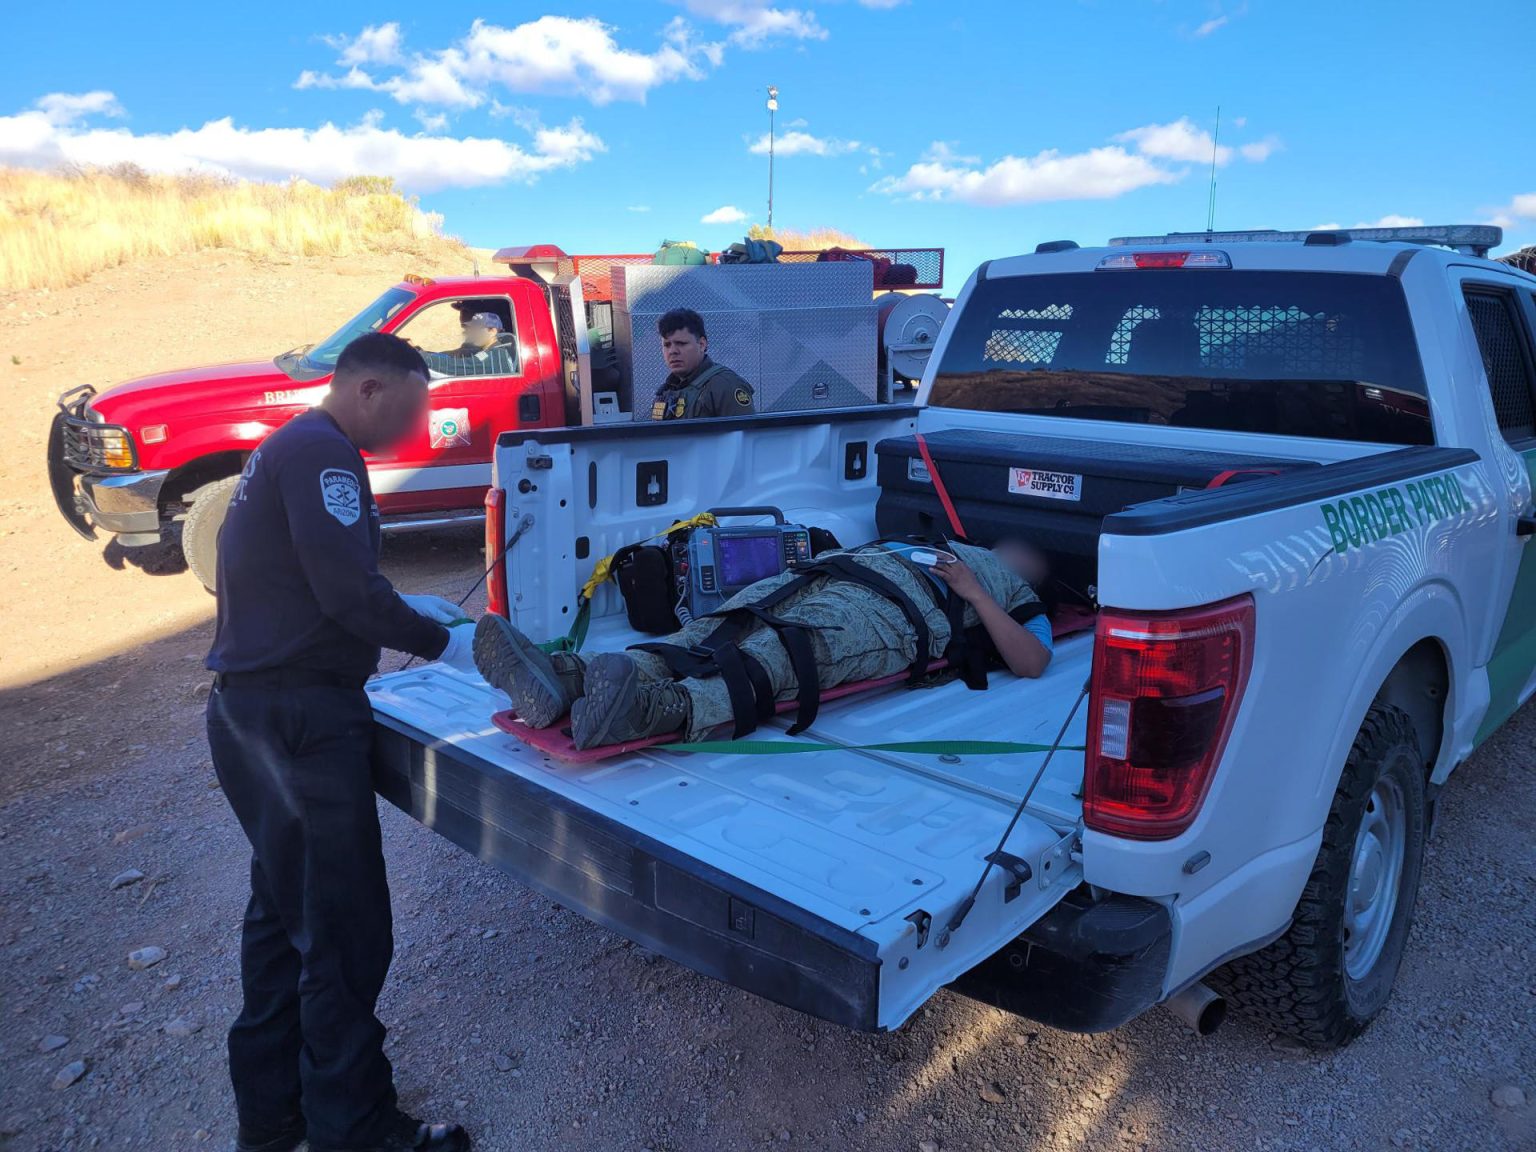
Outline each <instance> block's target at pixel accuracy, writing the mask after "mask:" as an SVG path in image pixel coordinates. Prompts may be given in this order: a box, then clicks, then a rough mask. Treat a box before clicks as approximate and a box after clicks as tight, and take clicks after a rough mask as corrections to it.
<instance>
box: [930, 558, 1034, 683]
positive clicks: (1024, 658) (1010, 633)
mask: <svg viewBox="0 0 1536 1152" xmlns="http://www.w3.org/2000/svg"><path fill="white" fill-rule="evenodd" d="M934 572H935V573H937V574H938V576H939V578H940V579H941V580H943V581H944V583H946V584H948V585H949V587H950V589H951V590H952V591H953V592H954V593H955V595H956V596H959V597H960V598H961V599H962V600H964V601H965V602H966V603H967V604H969V605H970V606H971V607H972V608H974V609H975V610H976V615H977V616H978V617H979V618H980V620H981V626H982V627H983V628H985V629H986V630H987V635H988V636H990V637H991V638H992V643H993V644H995V645H996V646H997V654H998V655H999V656H1001V657H1002V658H1003V663H1004V664H1006V665H1007V666H1008V671H1010V672H1012V673H1013V674H1014V675H1015V676H1023V677H1025V678H1027V679H1031V680H1032V679H1034V678H1035V677H1036V676H1039V675H1040V674H1041V673H1042V672H1044V671H1045V668H1046V665H1048V664H1049V663H1050V662H1051V654H1050V652H1049V651H1047V650H1046V647H1045V645H1044V644H1042V643H1040V641H1039V640H1036V639H1035V638H1034V636H1032V635H1030V632H1029V629H1028V628H1026V627H1024V625H1022V624H1020V623H1019V622H1018V621H1017V620H1015V619H1014V618H1013V617H1012V616H1010V615H1008V613H1007V612H1006V611H1004V609H1003V606H1002V605H1001V604H999V603H998V602H997V601H996V600H994V599H992V597H991V596H990V595H988V593H987V590H986V589H985V588H983V587H982V586H981V581H980V580H977V579H976V573H974V572H972V571H971V568H970V565H968V564H966V563H965V562H964V561H957V562H956V563H953V564H939V565H936V566H935V567H934Z"/></svg>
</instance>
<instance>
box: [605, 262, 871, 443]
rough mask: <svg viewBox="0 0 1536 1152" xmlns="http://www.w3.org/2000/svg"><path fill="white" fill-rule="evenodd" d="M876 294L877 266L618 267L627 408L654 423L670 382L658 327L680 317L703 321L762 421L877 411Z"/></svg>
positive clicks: (616, 303) (616, 302)
mask: <svg viewBox="0 0 1536 1152" xmlns="http://www.w3.org/2000/svg"><path fill="white" fill-rule="evenodd" d="M873 285H874V280H873V271H872V266H871V265H870V264H868V263H865V262H861V261H828V262H827V263H822V264H719V265H702V266H696V267H683V266H675V265H674V266H664V265H639V266H628V267H619V268H615V269H614V270H613V307H614V317H613V319H614V337H615V343H616V344H617V347H618V352H619V358H620V369H621V372H622V376H623V379H624V381H625V386H624V391H623V392H621V396H620V399H621V401H622V404H623V406H624V407H625V408H627V409H629V410H630V411H631V412H633V413H634V414H635V419H637V420H648V419H650V413H651V402H652V401H653V400H654V399H655V397H656V393H657V392H658V391H660V389H661V386H662V384H663V383H664V382H665V381H666V378H667V367H666V365H665V364H664V363H663V362H662V359H661V339H660V337H659V336H658V335H657V333H656V322H657V321H658V320H660V319H661V317H662V315H663V314H664V313H666V312H669V311H671V310H672V309H673V308H692V309H693V310H694V311H695V312H697V313H699V315H700V316H702V317H703V318H704V327H705V328H706V330H707V331H708V332H709V354H710V357H711V358H712V359H714V360H715V361H716V362H717V363H720V364H724V365H726V366H727V367H728V368H731V369H734V370H735V371H736V372H737V373H738V374H739V375H740V376H741V377H742V378H743V379H745V380H746V381H747V382H748V383H749V384H751V385H752V388H753V393H754V400H755V403H756V406H757V410H758V411H759V412H790V411H799V410H803V409H818V408H850V407H856V406H859V405H863V404H873V403H875V397H876V392H875V388H876V362H877V360H878V359H879V357H878V346H877V341H878V331H877V320H876V315H875V304H874V298H873V295H872V293H873Z"/></svg>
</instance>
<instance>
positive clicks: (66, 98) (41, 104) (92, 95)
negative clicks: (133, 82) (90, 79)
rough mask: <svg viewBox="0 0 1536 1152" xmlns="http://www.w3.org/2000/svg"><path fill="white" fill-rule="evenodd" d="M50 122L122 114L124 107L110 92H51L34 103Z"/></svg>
mask: <svg viewBox="0 0 1536 1152" xmlns="http://www.w3.org/2000/svg"><path fill="white" fill-rule="evenodd" d="M34 107H36V108H37V109H38V110H39V111H41V112H42V114H43V116H44V117H45V118H46V119H47V121H48V123H50V124H59V125H63V124H73V123H74V122H75V121H77V120H83V119H85V118H86V117H87V116H121V115H122V114H123V109H122V106H121V105H120V104H118V102H117V97H116V96H114V95H112V93H110V92H102V91H99V90H98V91H95V92H78V93H75V92H50V93H49V94H48V95H46V96H44V97H43V98H42V99H40V100H39V101H38V102H37V104H36V105H34Z"/></svg>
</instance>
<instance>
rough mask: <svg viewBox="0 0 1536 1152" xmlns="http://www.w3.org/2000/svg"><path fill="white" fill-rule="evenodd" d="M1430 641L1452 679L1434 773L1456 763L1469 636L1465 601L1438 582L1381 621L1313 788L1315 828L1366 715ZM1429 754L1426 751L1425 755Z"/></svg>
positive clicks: (1419, 590)
mask: <svg viewBox="0 0 1536 1152" xmlns="http://www.w3.org/2000/svg"><path fill="white" fill-rule="evenodd" d="M1426 640H1427V641H1430V642H1432V643H1434V644H1435V645H1437V646H1438V647H1439V649H1440V651H1441V653H1442V655H1443V656H1444V659H1445V665H1446V671H1447V675H1448V680H1449V683H1448V687H1447V691H1446V693H1445V703H1444V708H1445V713H1444V716H1445V725H1444V733H1445V734H1444V736H1443V738H1442V739H1441V741H1440V748H1439V751H1438V754H1437V759H1436V762H1435V764H1434V765H1433V767H1434V768H1435V769H1436V770H1437V774H1438V773H1439V771H1443V770H1444V764H1445V762H1446V761H1447V759H1450V760H1451V761H1453V762H1454V759H1455V749H1456V747H1457V746H1458V744H1459V739H1458V731H1457V729H1456V727H1455V720H1456V718H1457V717H1458V716H1460V715H1462V714H1463V713H1464V711H1465V708H1466V705H1467V703H1468V702H1467V701H1466V700H1465V699H1464V697H1465V695H1466V693H1467V692H1468V681H1469V680H1470V679H1471V678H1469V677H1467V676H1465V675H1464V670H1465V668H1466V666H1467V658H1468V653H1467V630H1466V619H1465V614H1464V611H1463V605H1462V603H1461V598H1460V596H1459V595H1458V594H1457V592H1456V590H1455V589H1454V588H1453V587H1451V585H1450V584H1449V583H1446V582H1445V581H1442V580H1434V581H1430V582H1426V583H1424V584H1421V585H1420V586H1419V587H1418V588H1416V589H1414V591H1413V592H1412V593H1411V594H1410V595H1409V596H1407V597H1406V598H1405V599H1404V600H1403V601H1402V602H1401V603H1400V604H1399V605H1398V607H1397V610H1396V611H1395V612H1393V614H1392V615H1391V616H1390V617H1388V618H1387V619H1386V620H1385V621H1383V623H1382V625H1381V628H1380V629H1379V630H1378V632H1377V635H1376V639H1375V642H1374V643H1373V645H1372V647H1371V650H1370V652H1369V653H1368V654H1367V656H1366V658H1365V660H1364V661H1363V662H1362V668H1361V672H1360V675H1359V676H1358V677H1356V679H1355V685H1354V688H1353V690H1352V692H1351V693H1350V695H1349V697H1348V699H1347V700H1346V701H1345V704H1344V707H1343V709H1342V710H1341V712H1340V718H1339V725H1338V728H1337V729H1336V730H1335V732H1334V734H1333V739H1332V741H1331V742H1330V743H1329V746H1328V754H1327V756H1325V757H1324V759H1323V762H1322V763H1321V764H1319V765H1318V766H1317V778H1316V780H1315V782H1314V791H1313V799H1314V808H1315V811H1316V816H1317V826H1318V827H1319V828H1321V827H1322V822H1323V819H1324V818H1325V817H1326V816H1327V813H1328V806H1329V805H1330V804H1331V803H1332V801H1333V793H1334V790H1335V789H1336V788H1337V787H1338V783H1339V774H1340V772H1342V771H1343V768H1344V761H1345V759H1346V758H1347V757H1348V756H1349V750H1350V748H1351V747H1352V746H1353V745H1354V742H1355V737H1356V735H1358V734H1359V731H1360V726H1361V725H1362V724H1364V723H1365V716H1366V713H1367V712H1369V711H1370V709H1371V705H1372V704H1374V703H1375V701H1376V698H1377V696H1378V695H1379V694H1380V693H1381V690H1382V688H1383V687H1384V686H1385V685H1386V683H1387V679H1388V677H1389V676H1390V675H1391V674H1392V671H1393V670H1394V669H1395V668H1396V667H1397V666H1398V664H1399V663H1401V662H1402V660H1403V657H1404V656H1406V655H1407V654H1408V653H1409V652H1410V651H1411V650H1412V649H1413V648H1414V647H1416V646H1417V645H1419V644H1421V643H1423V642H1424V641H1426ZM1426 751H1427V750H1426Z"/></svg>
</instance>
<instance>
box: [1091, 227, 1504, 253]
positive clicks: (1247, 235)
mask: <svg viewBox="0 0 1536 1152" xmlns="http://www.w3.org/2000/svg"><path fill="white" fill-rule="evenodd" d="M1328 235H1338V236H1348V237H1349V238H1350V239H1351V240H1375V241H1378V242H1380V243H1383V244H1439V245H1442V246H1443V247H1446V248H1453V249H1455V250H1456V251H1457V252H1462V253H1464V254H1466V255H1469V256H1486V255H1488V252H1489V251H1490V250H1491V249H1493V248H1497V247H1498V246H1499V245H1500V244H1502V243H1503V242H1504V229H1502V228H1500V227H1498V226H1496V225H1493V224H1428V225H1418V226H1413V227H1407V228H1340V229H1327V228H1312V229H1309V230H1307V231H1305V232H1277V231H1275V230H1274V229H1272V228H1261V229H1257V230H1255V231H1252V232H1170V233H1168V234H1167V235H1166V236H1116V237H1114V238H1113V239H1111V240H1110V242H1109V243H1110V245H1111V246H1112V247H1117V248H1118V247H1125V246H1133V247H1141V246H1143V245H1146V246H1151V245H1155V244H1251V243H1259V242H1265V243H1276V244H1304V243H1306V240H1307V237H1309V236H1328ZM1314 243H1315V241H1314Z"/></svg>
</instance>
